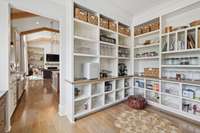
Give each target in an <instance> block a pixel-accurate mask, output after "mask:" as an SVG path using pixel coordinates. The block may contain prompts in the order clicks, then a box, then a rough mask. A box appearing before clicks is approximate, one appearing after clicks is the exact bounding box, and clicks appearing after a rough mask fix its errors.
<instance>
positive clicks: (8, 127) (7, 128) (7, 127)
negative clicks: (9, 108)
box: [5, 124, 11, 133]
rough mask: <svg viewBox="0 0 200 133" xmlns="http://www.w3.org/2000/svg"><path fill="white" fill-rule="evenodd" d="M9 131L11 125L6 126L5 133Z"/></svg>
mask: <svg viewBox="0 0 200 133" xmlns="http://www.w3.org/2000/svg"><path fill="white" fill-rule="evenodd" d="M10 131H11V125H10V124H9V125H7V126H6V129H5V132H6V133H9V132H10Z"/></svg>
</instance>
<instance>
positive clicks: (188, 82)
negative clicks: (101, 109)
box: [134, 3, 200, 121]
mask: <svg viewBox="0 0 200 133" xmlns="http://www.w3.org/2000/svg"><path fill="white" fill-rule="evenodd" d="M199 11H200V3H198V4H195V5H191V6H188V7H185V8H183V9H180V10H177V11H175V12H172V13H169V14H166V15H163V16H160V17H159V19H160V29H159V30H157V31H153V32H149V33H145V34H141V35H138V36H135V37H134V49H135V51H137V52H135V53H134V55H136V53H141V52H142V50H143V49H145V48H146V49H148V50H150V49H151V48H152V49H154V50H155V49H156V48H157V49H158V50H159V56H158V60H156V59H157V58H156V57H155V58H152V57H144V58H136V57H134V66H135V68H134V73H135V74H138V73H142V72H143V70H144V69H143V68H146V67H152V64H154V65H153V67H157V68H159V69H160V76H159V78H157V79H156V78H154V79H153V80H154V81H156V82H152V78H148V77H144V76H134V92H135V94H139V95H143V96H144V97H145V98H146V99H147V100H148V103H149V104H151V105H153V106H156V107H158V108H161V109H164V110H167V111H169V112H172V113H175V114H178V115H180V116H184V117H187V118H190V119H192V120H196V121H200V93H199V92H200V27H199V26H193V27H191V26H190V25H189V24H190V23H191V22H192V21H194V20H199V19H200V16H199V15H197V14H198V12H199ZM167 26H173V27H178V26H188V28H184V29H179V30H176V31H172V32H169V33H165V27H167ZM188 35H189V36H192V38H193V40H194V45H193V46H192V47H191V46H189V44H188ZM154 38H157V39H158V40H159V43H155V44H151V45H138V44H140V42H142V43H143V42H144V40H152V39H154ZM145 52H146V51H145ZM147 60H148V62H149V63H148V62H147ZM142 62H145V63H142ZM156 65H157V66H156ZM141 68H142V69H141ZM176 74H180V75H181V76H182V78H183V79H184V80H176ZM183 75H184V76H183ZM149 86H150V87H152V89H149Z"/></svg>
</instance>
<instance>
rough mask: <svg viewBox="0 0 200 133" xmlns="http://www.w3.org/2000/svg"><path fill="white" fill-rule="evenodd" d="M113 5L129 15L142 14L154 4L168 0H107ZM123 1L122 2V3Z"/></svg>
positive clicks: (160, 3) (167, 0) (157, 4)
mask: <svg viewBox="0 0 200 133" xmlns="http://www.w3.org/2000/svg"><path fill="white" fill-rule="evenodd" d="M105 1H106V0H105ZM109 1H111V2H112V3H113V5H114V6H118V7H119V8H120V9H122V10H124V11H125V12H127V13H129V14H131V16H134V15H138V14H142V13H143V12H146V11H147V10H149V9H152V8H153V7H155V6H159V5H162V4H165V3H166V2H169V1H170V0H109ZM122 3H123V4H122Z"/></svg>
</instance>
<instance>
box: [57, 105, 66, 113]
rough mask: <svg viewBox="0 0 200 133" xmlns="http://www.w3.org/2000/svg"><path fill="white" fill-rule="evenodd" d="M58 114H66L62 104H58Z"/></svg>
mask: <svg viewBox="0 0 200 133" xmlns="http://www.w3.org/2000/svg"><path fill="white" fill-rule="evenodd" d="M58 114H59V116H66V115H67V112H66V110H65V108H64V106H63V105H61V104H59V111H58Z"/></svg>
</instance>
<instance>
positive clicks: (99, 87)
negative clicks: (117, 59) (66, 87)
mask: <svg viewBox="0 0 200 133" xmlns="http://www.w3.org/2000/svg"><path fill="white" fill-rule="evenodd" d="M132 80H133V78H132V77H128V76H127V77H117V78H107V79H105V80H104V79H102V80H101V79H100V80H90V81H89V80H88V82H84V83H76V82H75V83H74V100H73V101H74V119H78V118H80V117H83V116H85V115H87V114H90V113H92V112H95V111H98V110H101V109H104V108H106V107H109V106H111V105H113V104H116V103H119V102H121V101H123V100H125V99H127V98H128V96H130V95H133V86H132V85H133V84H132Z"/></svg>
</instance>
